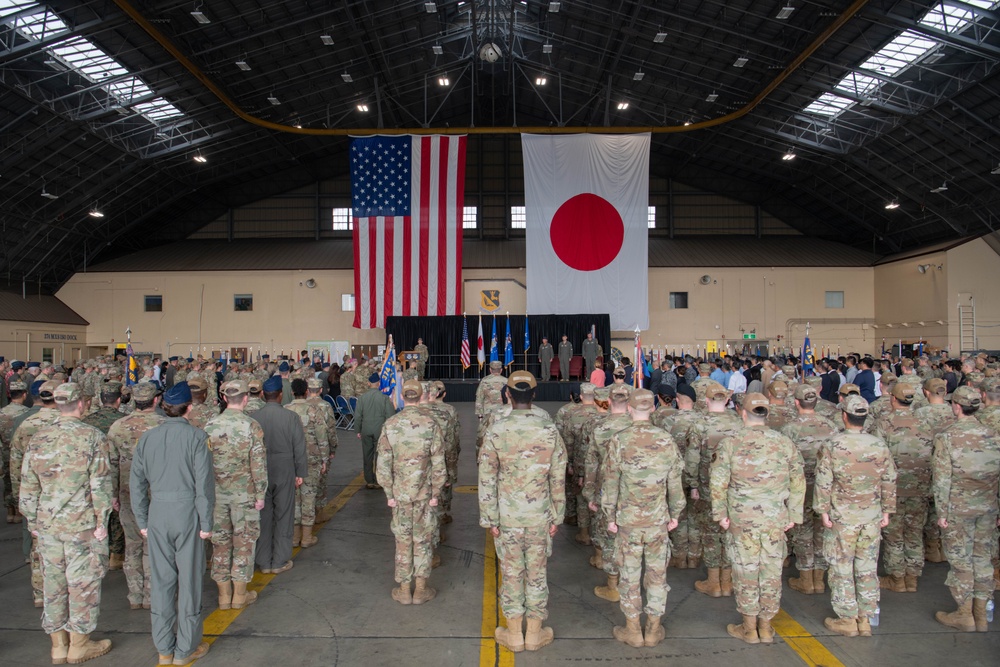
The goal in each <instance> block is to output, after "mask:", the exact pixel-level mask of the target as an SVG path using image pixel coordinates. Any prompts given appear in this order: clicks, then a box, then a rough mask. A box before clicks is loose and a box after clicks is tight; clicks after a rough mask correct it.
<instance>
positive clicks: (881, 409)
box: [865, 371, 897, 433]
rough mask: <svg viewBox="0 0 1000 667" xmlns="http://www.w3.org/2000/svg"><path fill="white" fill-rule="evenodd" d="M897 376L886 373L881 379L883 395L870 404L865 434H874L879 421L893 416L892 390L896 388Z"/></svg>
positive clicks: (880, 384)
mask: <svg viewBox="0 0 1000 667" xmlns="http://www.w3.org/2000/svg"><path fill="white" fill-rule="evenodd" d="M896 382H897V379H896V376H895V375H893V374H892V373H890V372H889V371H886V372H884V373H882V376H881V377H880V378H879V386H881V387H882V395H881V396H879V397H878V398H876V399H875V400H874V401H872V402H871V403H869V404H868V419H866V420H865V433H874V432H875V426H876V424H877V423H878V421H879V420H880V419H881V418H882V417H883V416H885V415H888V414H891V413H892V411H893V407H892V400H891V395H892V388H893V387H895V386H896Z"/></svg>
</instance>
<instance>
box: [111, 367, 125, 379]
mask: <svg viewBox="0 0 1000 667" xmlns="http://www.w3.org/2000/svg"><path fill="white" fill-rule="evenodd" d="M121 376H122V369H120V368H118V367H117V366H112V367H111V368H109V369H108V379H111V378H120V377H121Z"/></svg>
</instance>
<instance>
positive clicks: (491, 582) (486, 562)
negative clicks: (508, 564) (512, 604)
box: [479, 530, 514, 667]
mask: <svg viewBox="0 0 1000 667" xmlns="http://www.w3.org/2000/svg"><path fill="white" fill-rule="evenodd" d="M483 556H484V558H483V625H482V628H481V633H480V637H482V639H481V640H480V642H479V667H514V653H513V652H512V651H511V650H510V649H506V648H504V647H503V646H500V645H499V644H497V641H496V639H494V638H493V631H494V630H496V628H497V625H502V626H503V627H507V619H506V618H504V615H503V613H502V612H501V611H500V604H499V602H498V601H497V589H498V588H499V587H500V580H501V575H500V572H499V570H498V569H497V550H496V545H495V544H494V543H493V533H491V532H490V531H489V530H487V531H486V547H485V551H484V552H483Z"/></svg>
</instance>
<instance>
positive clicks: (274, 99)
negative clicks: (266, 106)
mask: <svg viewBox="0 0 1000 667" xmlns="http://www.w3.org/2000/svg"><path fill="white" fill-rule="evenodd" d="M267 101H268V102H270V103H271V104H273V105H274V106H278V105H279V104H281V100H279V99H278V98H277V97H275V96H274V93H271V94H270V95H268V96H267Z"/></svg>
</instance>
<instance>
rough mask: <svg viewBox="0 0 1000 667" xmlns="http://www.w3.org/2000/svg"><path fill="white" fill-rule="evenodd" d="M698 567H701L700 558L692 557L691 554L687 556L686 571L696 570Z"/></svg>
mask: <svg viewBox="0 0 1000 667" xmlns="http://www.w3.org/2000/svg"><path fill="white" fill-rule="evenodd" d="M699 567H701V556H692V555H691V554H688V557H687V569H689V570H697V569H698V568H699Z"/></svg>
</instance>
